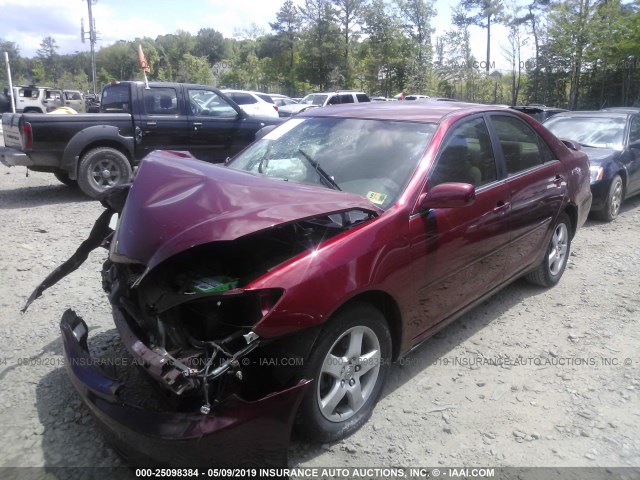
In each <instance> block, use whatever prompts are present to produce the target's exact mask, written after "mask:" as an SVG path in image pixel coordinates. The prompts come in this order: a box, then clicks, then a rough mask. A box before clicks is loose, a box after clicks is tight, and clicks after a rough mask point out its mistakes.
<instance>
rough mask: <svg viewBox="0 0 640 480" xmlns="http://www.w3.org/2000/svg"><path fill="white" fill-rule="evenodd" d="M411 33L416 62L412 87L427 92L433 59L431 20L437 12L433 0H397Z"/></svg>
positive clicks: (412, 73) (412, 72)
mask: <svg viewBox="0 0 640 480" xmlns="http://www.w3.org/2000/svg"><path fill="white" fill-rule="evenodd" d="M397 2H398V7H399V8H400V13H401V15H402V18H403V20H404V21H405V22H406V23H405V27H406V28H407V30H408V32H409V35H410V36H411V38H412V39H413V41H414V44H415V49H416V51H417V54H416V62H415V64H414V65H413V66H412V71H411V77H412V81H411V87H412V88H413V89H414V90H415V91H416V92H420V93H426V91H427V84H428V77H429V73H430V70H431V68H430V67H431V65H432V60H433V48H432V45H431V34H432V33H433V28H431V21H432V20H433V17H434V16H435V14H436V11H435V9H434V8H433V0H397Z"/></svg>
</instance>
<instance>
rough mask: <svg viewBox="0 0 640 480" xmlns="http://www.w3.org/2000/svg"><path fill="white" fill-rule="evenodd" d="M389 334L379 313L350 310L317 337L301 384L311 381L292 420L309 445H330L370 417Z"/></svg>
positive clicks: (384, 371)
mask: <svg viewBox="0 0 640 480" xmlns="http://www.w3.org/2000/svg"><path fill="white" fill-rule="evenodd" d="M390 361H391V334H390V333H389V327H388V325H387V322H386V320H385V318H384V316H383V315H382V313H380V311H379V310H377V309H376V308H374V307H373V306H371V305H368V304H353V305H350V306H348V307H346V308H345V309H343V310H342V311H339V312H338V313H337V314H336V315H335V317H334V318H333V319H332V320H331V321H330V323H329V324H328V325H327V326H326V327H325V329H324V330H323V332H322V333H321V334H320V337H319V339H318V342H317V344H316V346H315V347H314V349H313V351H312V352H311V355H310V356H309V358H308V360H307V362H306V364H305V368H304V371H303V378H312V379H313V386H312V388H311V389H310V390H309V391H308V392H307V394H306V395H305V397H304V399H303V400H302V403H301V405H300V409H299V410H298V416H297V418H296V427H297V430H298V431H299V432H300V433H301V434H302V436H303V437H306V438H308V439H311V440H315V441H318V442H333V441H336V440H339V439H342V438H345V437H347V436H349V435H351V434H352V433H353V432H355V431H356V430H357V429H359V428H360V427H361V426H362V425H363V424H364V423H365V422H366V421H367V419H368V418H369V417H370V416H371V412H372V411H373V408H374V407H375V405H376V403H377V402H378V399H379V398H380V394H381V393H382V388H383V387H384V384H385V382H386V379H387V375H388V372H389V366H390V365H389V364H390Z"/></svg>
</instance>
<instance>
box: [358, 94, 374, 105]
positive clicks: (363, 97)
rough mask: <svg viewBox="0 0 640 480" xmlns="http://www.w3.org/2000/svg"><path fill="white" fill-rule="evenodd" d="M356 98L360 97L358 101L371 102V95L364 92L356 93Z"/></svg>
mask: <svg viewBox="0 0 640 480" xmlns="http://www.w3.org/2000/svg"><path fill="white" fill-rule="evenodd" d="M356 98H357V99H358V102H360V103H364V102H370V101H371V100H370V99H369V97H368V96H367V95H366V94H364V93H356Z"/></svg>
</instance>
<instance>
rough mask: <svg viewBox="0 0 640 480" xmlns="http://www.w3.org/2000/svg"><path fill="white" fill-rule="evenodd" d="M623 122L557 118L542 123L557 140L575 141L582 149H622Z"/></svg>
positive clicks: (602, 119) (591, 118)
mask: <svg viewBox="0 0 640 480" xmlns="http://www.w3.org/2000/svg"><path fill="white" fill-rule="evenodd" d="M624 124H625V120H624V118H622V117H606V116H597V117H595V116H594V117H578V116H575V117H558V116H554V117H552V118H550V119H549V120H548V121H546V122H545V123H544V126H545V127H547V128H548V129H549V130H551V132H552V133H553V134H554V135H555V136H556V137H559V138H566V139H569V140H575V141H576V142H578V143H579V144H580V145H582V146H583V147H598V148H615V149H616V150H621V149H622V142H623V136H624Z"/></svg>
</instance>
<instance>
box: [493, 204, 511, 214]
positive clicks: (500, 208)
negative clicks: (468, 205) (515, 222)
mask: <svg viewBox="0 0 640 480" xmlns="http://www.w3.org/2000/svg"><path fill="white" fill-rule="evenodd" d="M510 205H511V204H510V203H509V202H505V201H504V200H498V203H496V207H495V208H494V209H493V213H495V214H496V215H498V216H499V217H503V216H504V215H505V214H506V213H507V210H508V209H509V206H510Z"/></svg>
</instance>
